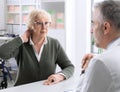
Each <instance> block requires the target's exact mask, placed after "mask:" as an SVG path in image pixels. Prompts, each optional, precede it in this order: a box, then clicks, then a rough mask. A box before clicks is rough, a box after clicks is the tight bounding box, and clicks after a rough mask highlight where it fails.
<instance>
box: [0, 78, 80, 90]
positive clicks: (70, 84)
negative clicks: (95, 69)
mask: <svg viewBox="0 0 120 92" xmlns="http://www.w3.org/2000/svg"><path fill="white" fill-rule="evenodd" d="M43 82H44V81H38V82H34V83H30V84H25V85H21V86H16V87H11V88H7V89H2V90H0V92H67V91H66V90H70V89H74V88H75V87H76V86H77V83H78V81H77V78H76V77H74V76H73V77H71V78H69V79H68V80H65V81H62V82H60V83H57V84H54V85H43Z"/></svg>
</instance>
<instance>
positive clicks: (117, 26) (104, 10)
mask: <svg viewBox="0 0 120 92" xmlns="http://www.w3.org/2000/svg"><path fill="white" fill-rule="evenodd" d="M91 32H92V33H93V36H94V39H95V43H96V46H98V47H101V48H106V47H107V45H108V44H109V43H110V42H111V41H113V40H114V39H116V38H118V37H119V36H120V1H107V0H106V1H103V2H100V3H97V4H95V6H94V9H93V16H92V29H91Z"/></svg>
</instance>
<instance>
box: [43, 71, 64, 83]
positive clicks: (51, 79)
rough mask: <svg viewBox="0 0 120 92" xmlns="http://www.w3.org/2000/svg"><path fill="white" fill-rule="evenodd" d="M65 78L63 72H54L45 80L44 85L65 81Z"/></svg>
mask: <svg viewBox="0 0 120 92" xmlns="http://www.w3.org/2000/svg"><path fill="white" fill-rule="evenodd" d="M64 79H65V76H63V75H62V74H59V73H58V74H52V75H50V76H49V77H48V79H47V80H46V81H45V82H44V85H52V84H56V83H58V82H60V81H63V80H64Z"/></svg>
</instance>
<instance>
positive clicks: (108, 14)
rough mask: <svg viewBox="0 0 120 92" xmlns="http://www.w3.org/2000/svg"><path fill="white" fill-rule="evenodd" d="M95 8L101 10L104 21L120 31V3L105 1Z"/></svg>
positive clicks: (110, 0)
mask: <svg viewBox="0 0 120 92" xmlns="http://www.w3.org/2000/svg"><path fill="white" fill-rule="evenodd" d="M95 8H98V9H100V12H101V14H102V17H103V21H108V22H110V23H111V24H112V25H113V26H114V27H116V28H117V29H120V1H119V0H118V1H115V0H114V1H112V0H105V1H103V2H100V3H97V4H96V5H95Z"/></svg>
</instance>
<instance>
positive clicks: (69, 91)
mask: <svg viewBox="0 0 120 92" xmlns="http://www.w3.org/2000/svg"><path fill="white" fill-rule="evenodd" d="M64 92H75V90H74V89H70V90H65V91H64Z"/></svg>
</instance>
